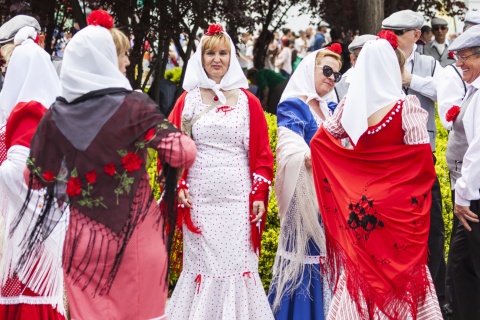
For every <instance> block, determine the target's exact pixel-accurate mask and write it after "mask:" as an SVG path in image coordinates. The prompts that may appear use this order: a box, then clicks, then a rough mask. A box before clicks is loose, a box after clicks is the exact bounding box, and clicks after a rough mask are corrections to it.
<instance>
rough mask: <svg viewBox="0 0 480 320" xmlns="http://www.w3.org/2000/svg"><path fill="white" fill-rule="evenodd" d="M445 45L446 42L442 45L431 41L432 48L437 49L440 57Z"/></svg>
mask: <svg viewBox="0 0 480 320" xmlns="http://www.w3.org/2000/svg"><path fill="white" fill-rule="evenodd" d="M446 45H447V43H446V42H444V43H438V42H437V41H435V40H433V41H432V46H434V47H435V48H437V51H438V54H440V55H442V54H443V51H445V46H446Z"/></svg>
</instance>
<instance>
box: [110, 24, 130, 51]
mask: <svg viewBox="0 0 480 320" xmlns="http://www.w3.org/2000/svg"><path fill="white" fill-rule="evenodd" d="M110 33H111V34H112V38H113V42H114V43H115V49H116V50H117V56H120V54H122V53H124V52H128V51H129V50H130V41H128V38H127V36H126V35H125V33H123V32H122V31H120V30H119V29H117V28H111V29H110Z"/></svg>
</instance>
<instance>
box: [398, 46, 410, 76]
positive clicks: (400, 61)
mask: <svg viewBox="0 0 480 320" xmlns="http://www.w3.org/2000/svg"><path fill="white" fill-rule="evenodd" d="M395 54H396V55H397V59H398V64H399V65H400V72H402V73H403V68H404V67H405V61H406V60H407V59H406V58H405V53H404V52H403V51H402V50H401V49H400V48H397V49H395Z"/></svg>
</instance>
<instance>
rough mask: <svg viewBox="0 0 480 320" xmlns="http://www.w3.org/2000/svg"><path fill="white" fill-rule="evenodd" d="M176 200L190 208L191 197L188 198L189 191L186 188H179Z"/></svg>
mask: <svg viewBox="0 0 480 320" xmlns="http://www.w3.org/2000/svg"><path fill="white" fill-rule="evenodd" d="M178 202H179V203H180V204H183V205H184V206H185V207H186V208H189V209H192V199H191V198H190V192H188V190H186V189H181V190H180V191H178Z"/></svg>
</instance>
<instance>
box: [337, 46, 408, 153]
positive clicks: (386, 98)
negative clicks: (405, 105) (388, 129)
mask: <svg viewBox="0 0 480 320" xmlns="http://www.w3.org/2000/svg"><path fill="white" fill-rule="evenodd" d="M351 81H352V82H351V84H350V87H349V88H348V94H347V96H346V99H345V107H344V112H343V115H342V119H341V123H342V125H343V128H344V129H345V131H346V132H347V134H348V136H349V137H350V139H351V140H352V142H353V144H354V145H356V144H357V142H358V139H359V138H360V136H361V135H362V134H363V133H364V132H365V131H366V130H367V128H368V117H370V116H371V115H372V114H374V113H375V112H377V111H378V110H380V109H382V108H384V107H386V106H388V105H389V104H391V103H393V102H395V101H397V100H398V99H400V98H402V97H403V96H404V95H403V92H402V75H401V73H400V66H399V64H398V60H397V56H396V54H395V51H394V50H393V48H392V46H391V45H390V43H388V41H386V40H384V39H378V40H373V41H368V42H367V43H365V45H364V46H363V48H362V51H361V52H360V55H359V57H358V60H357V63H356V64H355V69H353V74H352V80H351Z"/></svg>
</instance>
